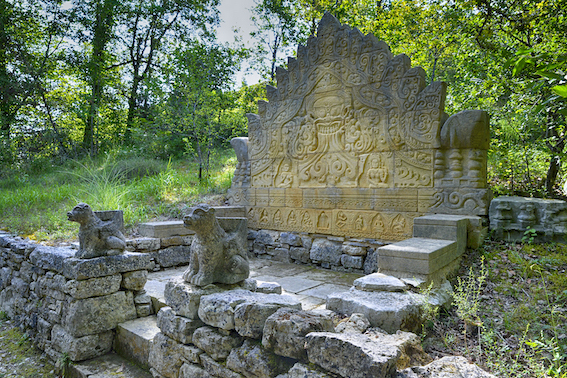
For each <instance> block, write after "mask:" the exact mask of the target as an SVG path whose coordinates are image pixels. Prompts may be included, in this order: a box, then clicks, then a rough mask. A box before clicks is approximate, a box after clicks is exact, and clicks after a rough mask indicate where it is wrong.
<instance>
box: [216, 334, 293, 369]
mask: <svg viewBox="0 0 567 378" xmlns="http://www.w3.org/2000/svg"><path fill="white" fill-rule="evenodd" d="M226 366H227V367H228V368H229V369H231V370H234V371H236V372H238V373H241V374H242V375H244V376H245V377H247V378H270V377H275V376H276V375H278V374H281V373H285V372H286V371H288V370H289V368H290V366H291V364H290V362H289V361H286V360H284V359H282V358H279V357H278V356H275V355H274V354H273V353H271V352H269V351H267V350H266V349H264V348H262V345H261V344H259V343H254V342H252V341H250V340H246V341H244V344H243V345H242V346H241V347H239V348H234V349H233V350H232V351H231V352H230V354H229V356H228V357H227V359H226Z"/></svg>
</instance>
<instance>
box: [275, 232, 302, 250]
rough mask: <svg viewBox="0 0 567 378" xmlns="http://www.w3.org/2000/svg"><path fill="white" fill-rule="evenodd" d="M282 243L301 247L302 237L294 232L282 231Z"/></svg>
mask: <svg viewBox="0 0 567 378" xmlns="http://www.w3.org/2000/svg"><path fill="white" fill-rule="evenodd" d="M280 243H282V244H287V245H289V246H291V247H301V245H302V243H301V237H300V236H299V235H297V234H296V233H293V232H282V233H281V234H280Z"/></svg>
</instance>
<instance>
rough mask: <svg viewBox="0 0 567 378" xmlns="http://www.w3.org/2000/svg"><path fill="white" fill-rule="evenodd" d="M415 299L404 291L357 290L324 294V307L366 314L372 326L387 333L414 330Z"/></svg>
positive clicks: (339, 311)
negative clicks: (325, 302) (325, 305)
mask: <svg viewBox="0 0 567 378" xmlns="http://www.w3.org/2000/svg"><path fill="white" fill-rule="evenodd" d="M419 304H420V302H419V299H418V297H417V294H410V293H407V292H404V293H398V292H385V291H376V292H368V291H360V290H356V289H354V288H353V289H351V290H349V291H348V292H342V293H333V294H330V295H329V296H328V297H327V309H329V310H332V311H335V312H338V313H341V314H347V315H352V314H354V313H360V314H363V315H364V316H366V318H367V319H368V320H369V321H370V324H371V325H372V326H373V327H379V328H381V329H383V330H384V331H386V332H388V333H394V332H396V331H397V330H400V329H401V330H405V331H415V330H416V329H417V327H419V326H420V324H419V321H418V319H419V312H420V311H419Z"/></svg>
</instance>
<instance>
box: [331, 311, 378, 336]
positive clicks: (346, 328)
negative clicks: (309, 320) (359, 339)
mask: <svg viewBox="0 0 567 378" xmlns="http://www.w3.org/2000/svg"><path fill="white" fill-rule="evenodd" d="M368 328H370V322H369V321H368V319H366V316H364V315H363V314H352V315H351V316H350V317H349V318H346V319H343V320H342V321H341V322H339V324H337V326H336V327H335V332H339V333H363V332H365V331H366V330H367V329H368Z"/></svg>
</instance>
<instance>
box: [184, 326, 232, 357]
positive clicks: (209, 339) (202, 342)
mask: <svg viewBox="0 0 567 378" xmlns="http://www.w3.org/2000/svg"><path fill="white" fill-rule="evenodd" d="M242 341H243V340H242V338H241V337H240V336H239V335H238V334H237V333H236V332H232V333H230V334H228V335H226V334H221V333H220V332H219V331H218V330H216V329H215V328H213V327H208V326H204V327H200V328H198V329H197V330H196V331H195V332H194V333H193V344H195V345H196V346H197V347H198V348H199V349H202V350H204V351H205V352H206V353H207V354H208V355H209V356H210V357H211V358H213V359H214V360H224V359H225V358H226V357H227V356H228V355H229V353H230V351H231V350H232V349H233V348H236V347H238V346H240V345H241V344H242Z"/></svg>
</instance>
